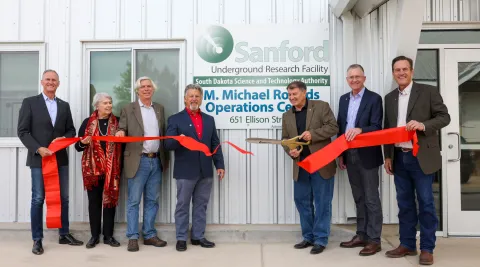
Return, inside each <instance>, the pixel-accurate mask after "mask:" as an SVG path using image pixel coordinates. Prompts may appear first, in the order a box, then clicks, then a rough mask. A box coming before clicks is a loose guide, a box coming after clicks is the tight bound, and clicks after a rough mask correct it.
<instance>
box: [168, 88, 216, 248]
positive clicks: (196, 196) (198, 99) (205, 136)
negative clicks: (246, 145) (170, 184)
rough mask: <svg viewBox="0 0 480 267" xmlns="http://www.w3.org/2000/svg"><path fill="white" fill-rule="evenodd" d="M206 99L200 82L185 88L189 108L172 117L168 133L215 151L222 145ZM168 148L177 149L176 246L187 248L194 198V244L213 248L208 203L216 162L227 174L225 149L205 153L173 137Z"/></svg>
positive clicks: (192, 239) (192, 235)
mask: <svg viewBox="0 0 480 267" xmlns="http://www.w3.org/2000/svg"><path fill="white" fill-rule="evenodd" d="M202 98H203V90H202V88H201V87H200V86H199V85H196V84H189V85H187V86H186V87H185V99H184V102H185V109H184V110H182V111H180V112H179V113H177V114H174V115H172V116H170V117H169V118H168V126H167V132H166V136H175V135H180V136H189V137H192V138H194V139H195V140H197V141H199V142H202V143H204V144H205V145H206V146H207V147H208V148H210V151H213V150H214V149H215V148H216V147H217V146H218V145H219V144H220V140H219V139H218V135H217V129H216V127H215V120H214V119H213V117H212V116H210V115H207V114H205V113H203V112H201V111H200V105H201V104H202ZM165 149H166V150H174V151H175V163H174V168H173V177H174V178H175V179H176V180H177V207H176V209H175V227H176V236H177V245H176V249H177V250H178V251H185V250H187V236H188V233H187V232H188V224H189V212H190V201H192V203H193V209H192V229H191V242H192V245H200V246H202V247H204V248H213V247H214V246H215V243H213V242H210V241H208V240H207V239H206V238H205V236H204V233H205V227H206V215H207V214H206V212H207V204H208V200H209V199H210V191H211V190H212V185H213V167H212V162H213V164H214V165H215V168H216V169H217V175H218V177H219V178H220V180H222V179H223V177H224V175H225V165H224V163H223V155H222V149H221V147H219V148H218V150H217V153H215V154H214V155H213V156H210V157H208V156H206V155H205V154H204V153H202V152H199V151H190V150H188V149H186V148H185V147H183V146H181V145H180V144H179V143H178V142H177V141H176V140H173V139H167V140H165ZM192 197H193V199H192Z"/></svg>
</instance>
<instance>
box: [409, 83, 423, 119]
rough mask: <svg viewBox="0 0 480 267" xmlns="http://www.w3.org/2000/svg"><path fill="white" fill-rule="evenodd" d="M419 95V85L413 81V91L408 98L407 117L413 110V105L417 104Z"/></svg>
mask: <svg viewBox="0 0 480 267" xmlns="http://www.w3.org/2000/svg"><path fill="white" fill-rule="evenodd" d="M419 95H420V92H419V91H418V88H417V85H416V84H415V83H413V85H412V91H410V98H409V99H408V107H407V118H408V117H409V116H410V113H411V112H412V110H413V107H414V106H415V103H416V102H417V98H418V96H419ZM407 118H406V119H407ZM407 120H408V119H407ZM407 122H408V121H407Z"/></svg>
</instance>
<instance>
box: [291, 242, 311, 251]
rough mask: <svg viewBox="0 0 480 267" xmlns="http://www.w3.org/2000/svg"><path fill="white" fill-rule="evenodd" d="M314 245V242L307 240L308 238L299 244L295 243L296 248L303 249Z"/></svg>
mask: <svg viewBox="0 0 480 267" xmlns="http://www.w3.org/2000/svg"><path fill="white" fill-rule="evenodd" d="M311 246H313V244H312V243H310V242H308V241H306V240H303V241H302V242H300V243H298V244H295V246H293V247H294V248H296V249H302V248H308V247H311Z"/></svg>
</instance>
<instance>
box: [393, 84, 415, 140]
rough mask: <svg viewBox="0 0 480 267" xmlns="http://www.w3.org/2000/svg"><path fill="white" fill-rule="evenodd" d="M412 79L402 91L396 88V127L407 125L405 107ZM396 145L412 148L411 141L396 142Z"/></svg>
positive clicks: (408, 98) (406, 107) (406, 106)
mask: <svg viewBox="0 0 480 267" xmlns="http://www.w3.org/2000/svg"><path fill="white" fill-rule="evenodd" d="M412 85H413V81H412V82H410V84H409V85H408V86H407V87H406V88H405V89H403V91H400V90H398V92H399V93H398V116H397V127H403V126H406V125H407V109H408V101H409V100H410V94H411V92H412ZM395 146H396V147H403V148H413V146H412V142H411V141H408V142H402V143H396V144H395Z"/></svg>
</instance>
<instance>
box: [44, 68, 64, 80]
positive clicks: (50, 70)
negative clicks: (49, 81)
mask: <svg viewBox="0 0 480 267" xmlns="http://www.w3.org/2000/svg"><path fill="white" fill-rule="evenodd" d="M47 72H53V73H55V74H56V75H57V77H58V79H59V80H60V76H59V75H58V73H57V72H56V71H55V70H52V69H47V70H44V71H43V73H42V80H43V76H44V75H45V73H47Z"/></svg>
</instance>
